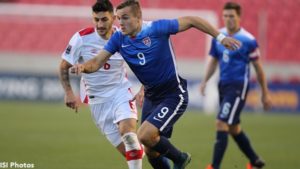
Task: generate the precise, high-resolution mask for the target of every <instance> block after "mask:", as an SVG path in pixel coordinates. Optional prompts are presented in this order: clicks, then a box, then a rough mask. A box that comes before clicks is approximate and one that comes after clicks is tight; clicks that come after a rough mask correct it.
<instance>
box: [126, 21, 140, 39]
mask: <svg viewBox="0 0 300 169" xmlns="http://www.w3.org/2000/svg"><path fill="white" fill-rule="evenodd" d="M141 30H142V24H140V25H139V26H138V27H137V29H136V30H135V31H133V32H132V33H131V34H130V35H129V36H130V37H131V38H135V37H136V35H137V34H138V33H139V32H140V31H141Z"/></svg>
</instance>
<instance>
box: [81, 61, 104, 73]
mask: <svg viewBox="0 0 300 169" xmlns="http://www.w3.org/2000/svg"><path fill="white" fill-rule="evenodd" d="M103 65H104V63H102V61H98V59H97V58H93V59H91V60H89V61H88V62H86V63H84V64H83V66H84V70H83V73H93V72H96V71H97V70H99V69H100V68H101V67H102V66H103Z"/></svg>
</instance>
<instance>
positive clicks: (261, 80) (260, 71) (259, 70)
mask: <svg viewBox="0 0 300 169" xmlns="http://www.w3.org/2000/svg"><path fill="white" fill-rule="evenodd" d="M254 67H255V71H256V76H257V81H258V83H259V85H260V87H261V92H262V95H263V96H264V95H266V94H268V85H267V80H266V76H265V73H264V71H263V69H262V66H261V65H260V63H257V64H256V65H254Z"/></svg>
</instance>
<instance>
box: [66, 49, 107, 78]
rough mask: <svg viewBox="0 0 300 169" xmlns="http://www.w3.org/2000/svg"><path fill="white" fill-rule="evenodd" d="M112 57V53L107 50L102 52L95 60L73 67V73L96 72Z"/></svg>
mask: <svg viewBox="0 0 300 169" xmlns="http://www.w3.org/2000/svg"><path fill="white" fill-rule="evenodd" d="M110 56H111V53H109V52H107V51H106V50H101V51H100V53H99V54H98V55H97V56H95V57H94V58H93V59H91V60H89V61H87V62H85V63H84V64H76V65H74V66H73V67H71V72H72V73H75V74H80V73H93V72H96V71H97V70H98V69H100V68H101V67H102V66H103V65H104V64H105V63H106V62H107V60H108V59H109V58H110Z"/></svg>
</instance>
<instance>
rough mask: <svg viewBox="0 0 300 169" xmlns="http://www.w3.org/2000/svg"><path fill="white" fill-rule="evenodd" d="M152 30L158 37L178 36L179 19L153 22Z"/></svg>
mask: <svg viewBox="0 0 300 169" xmlns="http://www.w3.org/2000/svg"><path fill="white" fill-rule="evenodd" d="M152 27H153V28H152V29H153V32H154V33H155V34H158V35H170V34H176V33H177V32H178V31H179V23H178V20H177V19H162V20H157V21H153V23H152Z"/></svg>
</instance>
